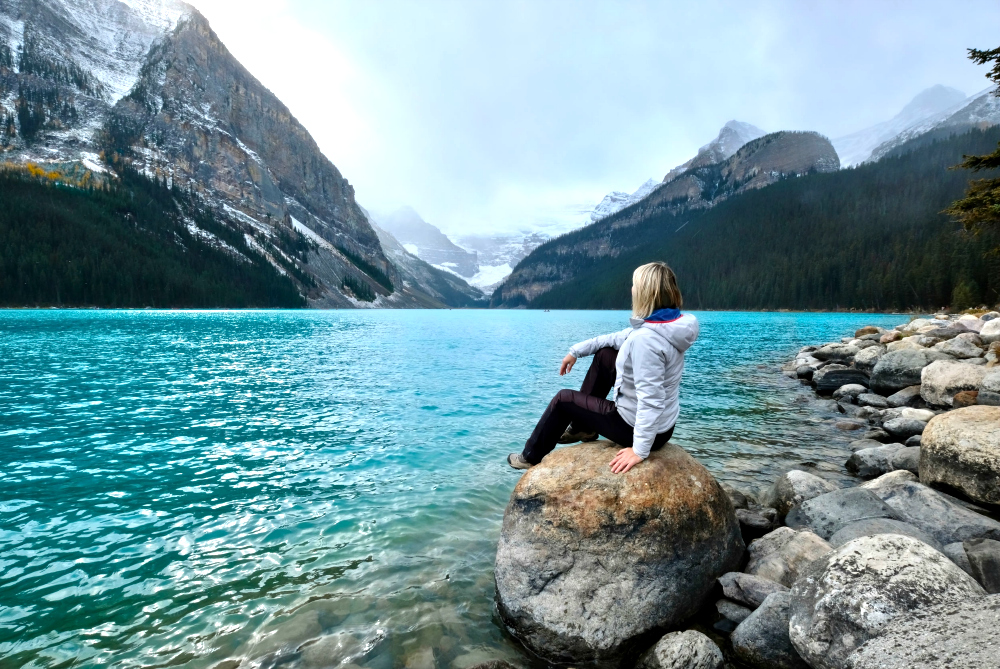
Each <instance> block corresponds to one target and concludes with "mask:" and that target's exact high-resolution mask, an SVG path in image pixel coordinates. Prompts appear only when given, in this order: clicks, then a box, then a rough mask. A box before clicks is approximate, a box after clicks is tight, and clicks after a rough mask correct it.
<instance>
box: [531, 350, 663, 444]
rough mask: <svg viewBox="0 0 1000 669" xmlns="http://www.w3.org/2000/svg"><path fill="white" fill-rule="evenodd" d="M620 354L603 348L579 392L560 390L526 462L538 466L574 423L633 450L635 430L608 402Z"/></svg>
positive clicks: (540, 423)
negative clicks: (616, 361) (616, 360)
mask: <svg viewBox="0 0 1000 669" xmlns="http://www.w3.org/2000/svg"><path fill="white" fill-rule="evenodd" d="M617 357H618V351H616V350H615V349H613V348H610V347H608V348H602V349H601V350H599V351H598V352H597V353H595V354H594V358H593V360H592V361H591V363H590V369H588V370H587V376H585V377H584V378H583V385H582V386H581V387H580V390H579V391H576V390H560V391H559V392H558V393H556V396H555V397H553V398H552V401H551V402H549V406H548V407H547V408H546V409H545V413H543V414H542V417H541V418H540V419H539V421H538V425H536V426H535V430H534V432H532V433H531V436H530V437H528V441H527V442H525V444H524V453H523V455H524V458H525V459H526V460H527V461H528V462H530V463H532V464H538V463H539V462H541V461H542V458H544V457H545V456H546V455H548V454H549V453H550V452H551V451H552V449H554V448H555V447H556V442H557V441H558V440H559V437H561V436H562V434H563V432H564V431H565V430H566V428H567V427H569V425H570V423H572V424H573V427H574V428H575V429H576V430H578V431H585V432H597V433H598V434H599V435H601V436H602V437H606V438H608V439H610V440H611V441H613V442H615V443H616V444H618V445H619V446H621V447H622V448H629V447H631V446H632V426H631V425H629V424H628V423H626V422H625V419H624V418H622V417H621V416H620V415H619V414H618V409H617V408H616V407H615V403H614V402H611V401H610V400H608V399H607V397H608V392H609V391H610V390H611V389H612V388H614V386H615V359H616V358H617ZM673 432H674V428H672V427H671V428H670V429H669V430H667V431H666V432H662V433H660V434H658V435H656V439H654V440H653V450H655V449H657V448H660V447H661V446H663V444H665V443H667V441H669V440H670V435H672V434H673Z"/></svg>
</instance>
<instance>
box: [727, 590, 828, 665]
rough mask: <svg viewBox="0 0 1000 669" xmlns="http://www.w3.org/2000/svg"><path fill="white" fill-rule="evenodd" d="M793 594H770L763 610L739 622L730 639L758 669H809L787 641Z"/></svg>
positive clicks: (745, 659) (736, 651)
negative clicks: (789, 608)
mask: <svg viewBox="0 0 1000 669" xmlns="http://www.w3.org/2000/svg"><path fill="white" fill-rule="evenodd" d="M789 600H790V595H789V594H788V593H787V592H776V593H774V594H772V595H768V597H767V599H765V600H764V602H763V603H762V604H761V605H760V607H759V608H758V609H757V610H756V611H754V612H753V613H751V614H750V615H749V616H748V617H747V619H746V620H744V621H743V622H742V623H740V625H739V627H737V628H736V629H735V630H734V631H733V633H732V635H731V636H730V637H729V640H730V641H731V642H732V644H733V652H734V653H735V654H736V657H738V658H739V659H740V660H741V661H742V662H744V663H745V664H747V665H749V666H750V667H754V668H755V669H808V667H809V665H807V664H806V663H805V662H804V661H803V660H802V658H801V657H799V654H798V652H797V651H796V650H795V648H794V647H793V646H792V643H791V641H790V640H789V638H788V607H789Z"/></svg>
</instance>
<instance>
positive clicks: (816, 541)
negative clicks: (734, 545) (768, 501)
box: [745, 527, 833, 587]
mask: <svg viewBox="0 0 1000 669" xmlns="http://www.w3.org/2000/svg"><path fill="white" fill-rule="evenodd" d="M831 550H833V547H832V546H830V544H828V543H827V542H826V541H824V540H823V539H821V538H819V537H818V536H817V535H816V534H814V533H813V532H809V531H803V532H796V531H795V530H793V529H791V528H789V527H779V528H778V529H776V530H774V531H773V532H771V533H770V534H767V535H765V536H763V537H761V538H760V539H757V540H755V541H753V542H751V543H750V548H749V552H750V561H749V562H748V563H747V566H746V569H745V571H746V573H748V574H750V575H751V576H757V577H759V578H766V579H768V580H770V581H774V582H775V583H780V584H782V585H784V586H786V587H791V585H792V583H794V582H795V579H797V578H798V577H799V575H800V574H801V573H802V572H803V571H805V570H806V569H807V568H808V567H809V565H811V564H812V563H813V562H815V561H816V560H817V559H819V558H821V557H822V556H824V555H826V554H827V553H829V552H830V551H831Z"/></svg>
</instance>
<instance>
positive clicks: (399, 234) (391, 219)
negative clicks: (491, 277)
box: [374, 207, 479, 279]
mask: <svg viewBox="0 0 1000 669" xmlns="http://www.w3.org/2000/svg"><path fill="white" fill-rule="evenodd" d="M374 218H375V221H376V222H377V223H378V224H379V226H380V227H382V228H383V229H384V230H386V231H388V232H390V233H392V236H393V237H395V238H396V239H398V240H399V242H400V243H401V244H402V245H403V247H404V248H406V250H407V251H409V252H410V253H412V254H413V255H415V256H417V257H418V258H420V259H421V260H423V261H425V262H428V263H430V264H431V265H434V266H435V267H437V268H439V269H443V270H445V271H448V272H453V273H454V274H458V275H459V276H461V277H463V278H465V279H469V278H470V277H473V276H475V275H476V272H478V271H479V265H478V263H477V260H476V254H475V253H474V252H473V253H470V252H469V251H466V250H465V249H463V248H460V247H458V246H456V245H455V244H454V242H452V241H451V240H450V239H448V236H447V235H445V234H444V233H443V232H441V230H440V229H438V228H437V227H436V226H434V225H432V224H430V223H428V222H427V221H425V220H424V219H423V218H421V217H420V214H418V213H417V212H416V211H415V210H414V209H413V208H412V207H400V208H399V209H397V210H396V211H393V212H391V213H389V214H375V215H374Z"/></svg>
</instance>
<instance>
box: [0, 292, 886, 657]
mask: <svg viewBox="0 0 1000 669" xmlns="http://www.w3.org/2000/svg"><path fill="white" fill-rule="evenodd" d="M626 317H627V314H624V313H619V312H551V313H542V312H526V311H405V312H401V311H392V312H390V311H337V312H149V311H142V312H92V311H62V312H54V311H14V312H0V372H2V378H3V385H2V386H0V666H2V667H8V666H10V667H21V666H25V667H56V666H69V665H73V666H97V665H102V666H103V665H112V666H120V667H133V666H145V667H149V666H185V667H219V668H220V669H221V668H223V667H236V666H242V667H246V666H261V667H279V666H280V667H302V668H306V667H330V666H353V665H358V666H365V667H372V668H374V669H379V668H384V669H390V668H393V667H403V666H408V667H413V668H420V667H433V666H440V667H456V668H458V669H461V668H462V667H466V666H469V665H472V664H475V663H476V662H481V661H485V660H488V659H495V658H508V659H510V660H511V661H513V662H514V663H516V664H519V665H522V666H526V665H528V664H529V663H530V660H528V658H526V657H524V656H523V655H522V654H521V652H520V650H519V649H518V647H517V645H516V644H515V643H513V642H512V641H510V640H509V639H508V638H506V637H505V636H504V634H503V633H502V630H501V629H500V627H499V626H498V625H497V623H496V621H495V619H494V615H493V609H492V596H493V574H492V565H493V557H494V551H495V547H496V540H497V537H498V533H499V528H500V522H501V520H502V517H503V510H504V506H505V504H506V501H507V498H508V497H509V495H510V491H511V489H512V488H513V486H514V484H515V483H516V481H517V474H515V473H513V472H512V471H511V470H510V469H509V468H508V467H507V466H506V464H505V462H504V457H505V456H506V454H507V453H508V452H510V451H513V450H519V449H520V446H521V445H523V442H524V439H525V438H526V436H527V434H528V432H529V431H530V429H531V427H532V426H533V423H534V421H535V420H536V419H537V417H538V415H539V414H540V413H541V410H542V408H543V407H544V405H545V403H546V402H547V401H548V400H549V398H550V397H551V395H552V394H553V393H554V392H555V391H556V390H558V389H559V388H561V387H563V383H564V382H565V383H566V384H567V385H569V384H571V383H576V384H578V383H579V382H580V381H581V380H582V378H583V372H584V371H585V368H583V369H578V370H577V371H576V372H574V373H573V375H572V376H571V377H569V380H566V379H560V377H559V376H558V375H557V373H556V370H557V369H558V363H559V360H560V359H561V358H562V356H563V355H564V354H565V352H566V350H567V349H568V347H569V345H570V344H572V343H573V342H575V341H578V340H580V339H583V338H585V337H589V336H592V335H594V334H598V333H601V332H607V331H611V330H615V329H620V328H621V327H623V326H624V325H625V324H626V320H627V318H626ZM699 317H700V318H701V321H702V337H701V339H700V340H699V342H698V343H697V344H696V345H695V347H694V348H692V349H691V351H690V352H689V354H688V357H687V371H686V373H685V378H684V387H683V390H682V403H683V408H682V412H681V419H680V422H679V424H678V427H677V430H676V432H675V437H674V441H675V442H678V443H681V444H683V445H684V446H685V447H687V448H688V450H689V451H690V452H692V453H693V454H694V455H695V456H696V457H698V458H699V459H701V461H702V462H704V463H705V464H706V466H708V467H709V469H711V470H712V471H713V472H714V473H715V474H716V475H717V476H718V477H719V478H720V479H723V480H726V481H729V482H731V483H734V484H736V485H738V486H742V487H750V488H752V487H756V486H758V485H759V484H760V483H762V482H763V481H766V480H768V479H769V478H771V477H773V475H774V473H775V472H778V471H780V470H782V469H785V468H788V467H789V466H791V465H794V464H797V463H802V462H811V463H814V465H813V466H814V467H815V469H816V470H817V471H819V472H820V473H821V474H822V475H824V476H829V477H839V476H843V475H844V474H843V469H842V463H843V461H844V459H845V455H844V453H845V450H844V444H846V442H847V441H848V439H849V437H847V436H845V435H843V434H841V433H838V432H836V431H835V430H833V429H832V427H831V426H830V424H829V421H828V420H826V419H825V418H824V417H822V416H821V415H820V414H818V413H817V412H816V411H815V407H814V406H812V400H811V393H809V392H808V391H805V390H803V389H801V387H800V386H798V385H797V384H796V383H795V382H794V381H792V380H790V379H787V378H785V377H783V376H781V375H780V374H779V373H778V372H777V366H778V365H779V364H780V363H782V362H784V361H785V360H786V359H787V358H788V357H789V356H790V355H791V354H792V353H794V352H795V351H796V350H797V349H798V347H800V346H802V345H805V344H811V343H816V342H819V341H823V340H828V339H831V338H837V337H840V336H843V335H845V334H848V333H849V332H851V331H853V329H854V328H856V327H858V326H860V325H863V324H866V323H875V324H882V325H892V324H895V323H896V322H897V321H898V320H899V317H891V316H877V317H873V316H871V315H859V316H855V315H843V314H835V315H828V314H744V313H704V314H699ZM578 367H579V366H578ZM609 457H610V456H609Z"/></svg>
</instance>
